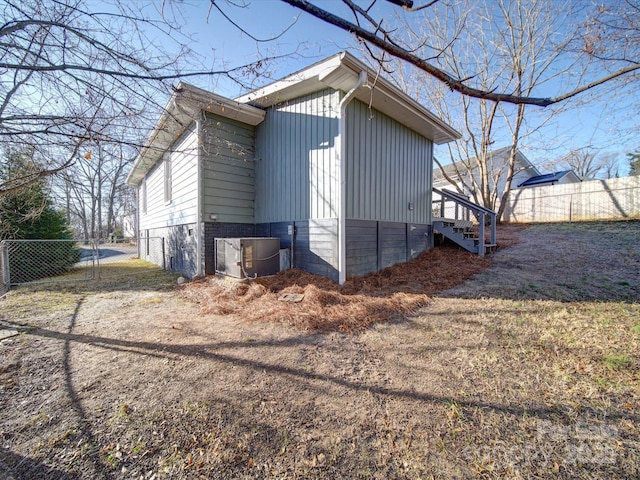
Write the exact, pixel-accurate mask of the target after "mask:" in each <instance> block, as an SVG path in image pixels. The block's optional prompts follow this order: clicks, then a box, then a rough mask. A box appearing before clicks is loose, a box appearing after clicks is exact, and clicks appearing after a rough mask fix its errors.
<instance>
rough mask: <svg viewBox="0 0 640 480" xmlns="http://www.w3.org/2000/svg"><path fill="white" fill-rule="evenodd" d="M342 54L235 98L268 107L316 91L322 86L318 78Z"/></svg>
mask: <svg viewBox="0 0 640 480" xmlns="http://www.w3.org/2000/svg"><path fill="white" fill-rule="evenodd" d="M342 55H343V54H337V55H334V56H332V57H329V58H327V59H325V60H322V61H321V62H318V63H315V64H313V65H311V66H310V67H307V68H304V69H302V70H299V71H297V72H296V73H294V74H292V75H289V76H288V77H286V78H283V79H282V80H278V81H276V82H273V83H270V84H269V85H266V86H264V87H261V88H258V89H257V90H253V91H252V92H249V93H247V94H245V95H242V96H241V97H238V98H236V99H235V100H236V101H237V102H239V103H247V104H251V105H255V106H259V107H270V106H272V105H277V104H279V103H282V102H286V101H287V100H291V99H293V98H298V97H301V96H303V95H306V94H309V93H313V92H317V91H318V90H320V89H322V88H323V83H322V81H321V80H320V79H321V78H323V77H325V76H326V75H328V74H330V73H331V72H332V71H333V70H335V69H336V68H338V67H339V66H340V64H341V60H342V58H341V57H342Z"/></svg>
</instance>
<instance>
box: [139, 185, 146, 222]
mask: <svg viewBox="0 0 640 480" xmlns="http://www.w3.org/2000/svg"><path fill="white" fill-rule="evenodd" d="M140 210H142V214H143V215H144V214H146V213H147V179H146V178H144V179H143V180H142V185H140Z"/></svg>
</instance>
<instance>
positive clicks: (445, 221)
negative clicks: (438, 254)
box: [433, 188, 497, 257]
mask: <svg viewBox="0 0 640 480" xmlns="http://www.w3.org/2000/svg"><path fill="white" fill-rule="evenodd" d="M433 191H434V193H436V194H438V195H439V199H438V200H435V201H434V204H437V209H436V208H434V217H433V229H434V231H436V232H438V233H440V234H442V235H443V236H444V237H446V238H448V239H449V240H451V241H452V242H454V243H456V244H457V245H459V246H461V247H462V248H464V249H465V250H467V251H469V252H472V253H475V254H478V255H480V256H481V257H483V256H484V255H485V254H487V253H489V252H492V251H493V250H495V249H496V248H497V243H496V213H495V212H494V211H493V210H489V209H488V208H485V207H482V206H481V205H478V204H476V203H473V202H471V201H470V200H469V199H467V198H466V197H464V196H462V195H460V194H458V193H455V192H451V191H449V190H445V189H438V188H434V189H433ZM471 218H473V219H474V220H475V221H472V220H471ZM487 227H488V228H489V232H488V233H489V239H488V240H487V239H486V228H487Z"/></svg>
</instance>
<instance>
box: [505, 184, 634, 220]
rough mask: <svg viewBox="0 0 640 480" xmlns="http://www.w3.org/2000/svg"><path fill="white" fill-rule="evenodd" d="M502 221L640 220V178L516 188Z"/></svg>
mask: <svg viewBox="0 0 640 480" xmlns="http://www.w3.org/2000/svg"><path fill="white" fill-rule="evenodd" d="M502 219H503V221H505V222H510V223H537V222H586V221H594V220H629V219H640V177H638V176H635V177H623V178H610V179H607V180H589V181H586V182H581V183H568V184H564V185H550V186H544V187H533V188H519V189H516V190H513V191H511V193H510V194H509V199H508V201H507V206H506V208H505V211H504V215H503V218H502Z"/></svg>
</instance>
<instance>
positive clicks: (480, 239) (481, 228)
mask: <svg viewBox="0 0 640 480" xmlns="http://www.w3.org/2000/svg"><path fill="white" fill-rule="evenodd" d="M484 221H485V213H484V212H480V223H479V225H478V230H479V232H478V255H480V256H481V257H484Z"/></svg>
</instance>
